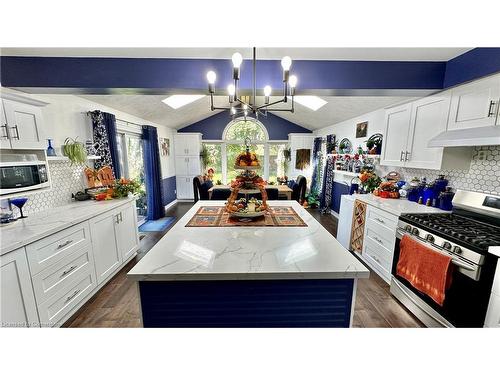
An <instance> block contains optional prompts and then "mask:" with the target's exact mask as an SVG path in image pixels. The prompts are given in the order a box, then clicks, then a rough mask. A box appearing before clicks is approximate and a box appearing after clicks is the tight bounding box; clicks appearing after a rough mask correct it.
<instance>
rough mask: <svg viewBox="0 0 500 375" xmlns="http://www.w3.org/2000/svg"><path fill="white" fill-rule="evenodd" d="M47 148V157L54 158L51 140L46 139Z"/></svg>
mask: <svg viewBox="0 0 500 375" xmlns="http://www.w3.org/2000/svg"><path fill="white" fill-rule="evenodd" d="M47 141H48V142H49V146H48V147H47V156H56V150H54V147H52V139H47Z"/></svg>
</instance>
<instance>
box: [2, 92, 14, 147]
mask: <svg viewBox="0 0 500 375" xmlns="http://www.w3.org/2000/svg"><path fill="white" fill-rule="evenodd" d="M0 112H1V113H2V114H1V117H0V120H1V121H2V123H1V124H0V148H3V149H7V148H11V145H10V137H9V128H8V125H7V117H6V116H5V109H4V107H3V100H2V101H1V102H0Z"/></svg>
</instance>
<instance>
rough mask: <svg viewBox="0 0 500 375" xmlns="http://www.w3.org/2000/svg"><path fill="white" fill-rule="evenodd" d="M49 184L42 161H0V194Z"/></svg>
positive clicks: (45, 166) (38, 187)
mask: <svg viewBox="0 0 500 375" xmlns="http://www.w3.org/2000/svg"><path fill="white" fill-rule="evenodd" d="M49 186H50V182H49V177H48V171H47V164H46V162H44V161H38V160H36V161H34V160H33V161H22V162H19V161H15V162H1V163H0V195H7V194H14V193H20V192H23V191H29V190H36V189H42V188H46V187H49Z"/></svg>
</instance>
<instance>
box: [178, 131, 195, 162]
mask: <svg viewBox="0 0 500 375" xmlns="http://www.w3.org/2000/svg"><path fill="white" fill-rule="evenodd" d="M174 139H175V144H174V149H175V155H176V156H198V157H199V156H200V151H201V134H200V133H177V134H176V135H175V137H174Z"/></svg>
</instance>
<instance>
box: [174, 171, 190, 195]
mask: <svg viewBox="0 0 500 375" xmlns="http://www.w3.org/2000/svg"><path fill="white" fill-rule="evenodd" d="M193 178H194V176H193V177H181V176H176V179H175V182H176V189H177V199H194V191H193Z"/></svg>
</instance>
